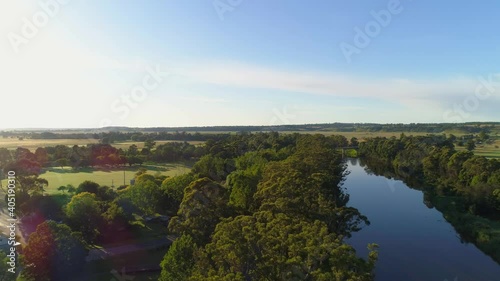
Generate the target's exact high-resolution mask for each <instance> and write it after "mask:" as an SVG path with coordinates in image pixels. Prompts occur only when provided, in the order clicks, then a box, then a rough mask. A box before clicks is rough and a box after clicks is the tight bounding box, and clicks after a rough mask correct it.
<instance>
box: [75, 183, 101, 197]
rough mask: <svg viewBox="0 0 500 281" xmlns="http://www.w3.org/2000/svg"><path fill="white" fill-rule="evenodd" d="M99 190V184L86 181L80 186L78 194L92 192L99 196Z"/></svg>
mask: <svg viewBox="0 0 500 281" xmlns="http://www.w3.org/2000/svg"><path fill="white" fill-rule="evenodd" d="M98 189H99V184H98V183H96V182H93V181H84V182H82V183H81V184H80V185H78V188H77V190H76V193H82V192H90V193H94V194H97V191H98Z"/></svg>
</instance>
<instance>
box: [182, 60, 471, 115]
mask: <svg viewBox="0 0 500 281" xmlns="http://www.w3.org/2000/svg"><path fill="white" fill-rule="evenodd" d="M179 71H180V72H181V73H182V74H183V75H186V76H188V77H191V78H192V79H194V80H197V81H201V82H206V83H213V84H218V85H225V86H233V87H242V88H255V89H274V90H283V91H291V92H300V93H306V94H315V95H330V96H338V97H355V98H376V99H382V100H389V101H392V102H399V103H402V104H407V105H415V104H416V103H418V104H420V105H432V104H434V105H436V102H435V101H439V100H442V99H446V98H447V97H461V96H462V97H463V96H465V95H473V94H474V92H475V89H476V87H477V85H478V84H479V83H480V82H479V79H478V77H465V76H462V77H450V78H447V79H442V80H438V79H435V80H418V79H411V78H399V77H395V78H392V79H377V78H367V77H356V76H348V75H343V74H339V73H318V72H297V71H295V72H294V71H287V70H280V69H272V68H267V67H261V66H255V65H245V64H241V63H234V62H229V63H224V62H218V63H213V62H211V63H206V64H200V63H198V64H196V65H195V66H191V67H184V68H182V69H180V70H179ZM373 76H374V77H376V73H374V75H373Z"/></svg>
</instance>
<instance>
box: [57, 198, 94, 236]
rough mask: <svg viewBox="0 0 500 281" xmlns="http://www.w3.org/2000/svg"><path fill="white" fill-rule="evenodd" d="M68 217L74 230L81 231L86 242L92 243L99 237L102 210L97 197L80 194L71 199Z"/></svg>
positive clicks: (67, 210)
mask: <svg viewBox="0 0 500 281" xmlns="http://www.w3.org/2000/svg"><path fill="white" fill-rule="evenodd" d="M65 213H66V217H67V218H68V222H69V225H70V226H71V227H72V229H75V230H77V231H80V232H81V233H82V234H83V236H84V238H85V240H86V241H88V242H92V241H94V240H95V238H96V237H97V236H98V235H99V231H98V227H99V225H100V224H101V221H102V216H101V208H100V205H99V202H98V201H97V199H96V195H95V194H93V193H89V192H82V193H79V194H77V195H75V196H73V197H72V198H71V201H70V202H69V203H68V205H66V208H65Z"/></svg>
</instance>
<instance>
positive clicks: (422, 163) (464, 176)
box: [359, 135, 500, 220]
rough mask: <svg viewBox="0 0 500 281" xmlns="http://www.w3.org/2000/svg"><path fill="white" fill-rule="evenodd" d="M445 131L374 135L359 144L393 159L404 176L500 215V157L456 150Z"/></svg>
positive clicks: (370, 153) (365, 152) (473, 208)
mask: <svg viewBox="0 0 500 281" xmlns="http://www.w3.org/2000/svg"><path fill="white" fill-rule="evenodd" d="M453 141H454V138H453V137H446V136H443V135H439V136H436V135H431V136H422V137H408V136H405V135H401V137H400V138H399V139H398V138H372V139H368V140H367V141H366V142H363V143H361V144H360V146H359V153H360V155H361V156H364V157H369V158H376V159H378V160H379V161H384V162H389V163H391V165H392V167H393V168H394V169H395V172H396V173H397V174H398V175H400V176H402V177H403V178H412V179H414V180H417V181H419V182H420V183H425V184H428V185H430V186H431V187H432V188H433V190H434V191H436V192H437V193H438V194H448V195H457V196H460V197H462V198H463V200H464V202H465V203H466V205H465V207H466V208H467V210H469V211H470V212H472V213H474V214H478V215H481V216H484V217H488V218H493V219H496V220H498V219H500V217H498V215H499V214H500V213H499V211H500V196H499V195H500V161H499V160H498V159H488V158H485V157H483V156H477V155H474V153H473V152H471V151H456V150H455V148H454V145H453Z"/></svg>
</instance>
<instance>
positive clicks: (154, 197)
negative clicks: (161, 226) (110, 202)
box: [125, 180, 163, 215]
mask: <svg viewBox="0 0 500 281" xmlns="http://www.w3.org/2000/svg"><path fill="white" fill-rule="evenodd" d="M162 193H163V192H162V191H161V190H160V187H159V186H158V185H157V184H156V183H155V182H153V181H151V180H144V181H139V182H136V183H135V184H134V185H132V186H130V187H129V189H128V191H127V192H126V195H125V196H127V197H128V198H130V200H131V202H132V203H133V204H134V205H135V207H136V208H137V209H139V210H141V211H142V212H143V213H144V214H146V215H152V214H154V213H156V211H157V210H158V209H159V208H160V206H159V203H160V202H161V201H160V199H161V197H162V195H163V194H162Z"/></svg>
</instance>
